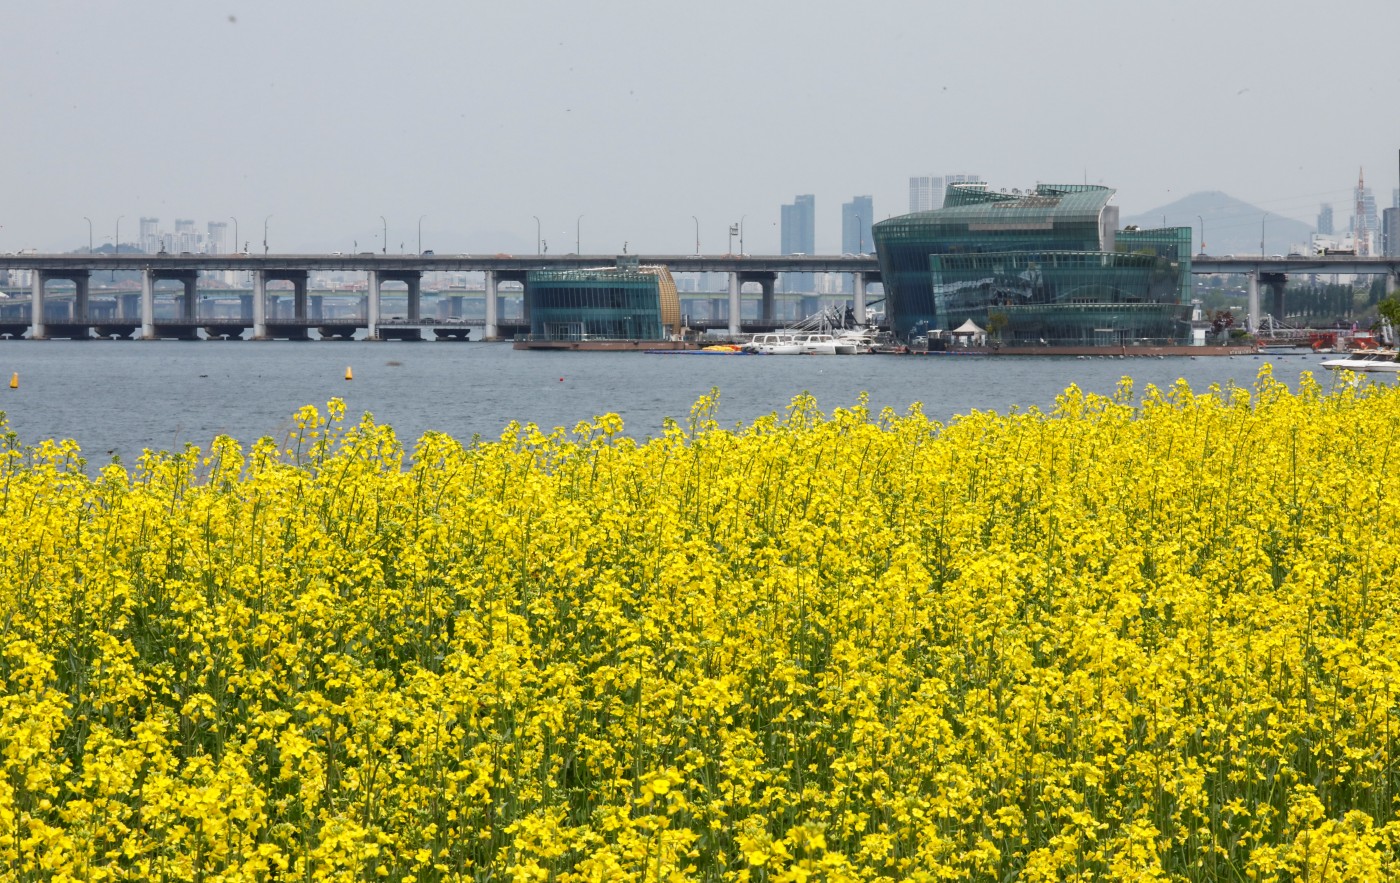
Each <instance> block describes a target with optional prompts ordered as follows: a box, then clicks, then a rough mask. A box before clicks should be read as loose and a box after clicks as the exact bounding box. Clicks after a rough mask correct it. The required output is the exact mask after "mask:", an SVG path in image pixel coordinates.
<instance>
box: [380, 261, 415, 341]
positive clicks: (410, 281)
mask: <svg viewBox="0 0 1400 883" xmlns="http://www.w3.org/2000/svg"><path fill="white" fill-rule="evenodd" d="M374 276H375V280H376V290H378V286H379V285H381V284H383V283H385V282H402V283H403V284H405V285H407V286H408V309H407V317H408V321H409V322H411V323H412V322H419V321H421V320H422V315H423V310H422V299H421V297H420V294H419V292H420V291H421V289H422V284H423V274H422V273H421V272H420V271H418V270H376V271H374ZM380 318H381V317H380V316H378V315H377V314H376V316H375V325H376V327H377V326H378V324H379V321H380ZM415 336H416V338H417V339H420V340H421V339H422V332H421V331H418V330H415V331H414V332H413V333H412V334H406V333H405V330H404V329H402V328H400V329H397V330H396V331H395V333H394V339H395V340H408V339H411V338H414V337H415Z"/></svg>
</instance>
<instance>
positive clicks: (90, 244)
mask: <svg viewBox="0 0 1400 883" xmlns="http://www.w3.org/2000/svg"><path fill="white" fill-rule="evenodd" d="M83 220H84V221H87V222H88V254H92V218H89V217H87V216H86V215H84V216H83Z"/></svg>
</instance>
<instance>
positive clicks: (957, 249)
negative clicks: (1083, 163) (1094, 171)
mask: <svg viewBox="0 0 1400 883" xmlns="http://www.w3.org/2000/svg"><path fill="white" fill-rule="evenodd" d="M1113 193H1114V191H1113V190H1111V189H1110V188H1107V187H1100V186H1096V185H1073V184H1072V185H1065V186H1059V185H1041V186H1039V187H1037V188H1036V189H1035V190H1034V191H1030V192H1027V193H1015V192H1013V193H999V192H994V191H989V190H987V189H985V187H984V186H965V185H955V186H953V187H951V188H949V191H948V196H947V198H946V199H945V201H944V205H943V208H941V209H935V210H933V211H928V212H918V213H915V214H911V215H904V216H901V217H897V218H890V219H889V220H886V221H882V222H880V223H878V224H876V225H875V228H874V237H875V249H876V254H877V255H878V257H879V261H880V272H881V277H882V279H883V281H884V284H885V292H886V310H887V313H888V315H889V317H890V324H891V327H892V329H893V330H894V332H895V334H896V335H898V336H900V337H904V338H907V337H910V336H912V335H915V334H922V333H925V332H929V331H939V330H947V329H953V328H956V327H958V326H959V325H961V324H962V323H963V322H964V321H965V320H967V319H971V320H972V321H973V322H976V323H977V324H979V325H981V326H983V327H985V328H988V329H989V330H992V331H994V332H995V333H996V334H998V335H999V336H1000V337H1001V338H1002V339H1003V340H1006V341H1008V342H1012V343H1057V344H1100V343H1110V342H1111V343H1114V344H1118V343H1135V342H1143V343H1149V342H1150V343H1166V342H1176V341H1178V340H1180V341H1184V340H1185V339H1186V338H1187V337H1188V326H1187V325H1186V324H1185V319H1186V317H1187V316H1186V314H1187V313H1188V312H1189V306H1188V305H1187V304H1186V300H1187V299H1186V293H1187V292H1188V291H1189V290H1190V288H1189V280H1190V270H1191V268H1190V254H1191V230H1190V228H1187V227H1180V228H1176V227H1173V228H1166V229H1161V230H1136V229H1133V228H1129V229H1127V230H1121V231H1120V230H1116V229H1115V227H1116V219H1117V213H1116V211H1115V210H1113V209H1111V208H1110V207H1109V206H1108V202H1109V200H1110V199H1111V198H1112V196H1113Z"/></svg>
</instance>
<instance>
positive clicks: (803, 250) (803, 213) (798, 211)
mask: <svg viewBox="0 0 1400 883" xmlns="http://www.w3.org/2000/svg"><path fill="white" fill-rule="evenodd" d="M779 235H780V237H781V239H782V253H783V254H813V253H814V252H816V250H817V198H816V197H815V196H813V195H812V194H810V193H808V194H806V195H803V196H798V197H796V198H794V199H793V201H792V205H785V206H783V207H782V215H781V229H780V231H779ZM812 275H813V274H811V273H787V274H784V276H785V278H784V279H783V290H784V291H812V290H813V278H812Z"/></svg>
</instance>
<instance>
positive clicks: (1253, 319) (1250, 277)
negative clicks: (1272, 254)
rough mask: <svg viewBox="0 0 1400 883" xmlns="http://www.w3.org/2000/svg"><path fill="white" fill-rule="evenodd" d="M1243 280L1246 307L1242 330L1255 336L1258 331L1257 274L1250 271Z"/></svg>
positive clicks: (1254, 271) (1255, 271)
mask: <svg viewBox="0 0 1400 883" xmlns="http://www.w3.org/2000/svg"><path fill="white" fill-rule="evenodd" d="M1245 280H1246V283H1245V284H1246V288H1245V292H1246V293H1247V295H1248V300H1247V304H1248V305H1247V306H1246V307H1245V316H1244V330H1245V331H1248V332H1249V333H1250V334H1257V333H1258V331H1259V272H1258V271H1257V270H1250V271H1249V272H1248V273H1247V274H1245Z"/></svg>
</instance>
